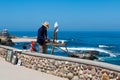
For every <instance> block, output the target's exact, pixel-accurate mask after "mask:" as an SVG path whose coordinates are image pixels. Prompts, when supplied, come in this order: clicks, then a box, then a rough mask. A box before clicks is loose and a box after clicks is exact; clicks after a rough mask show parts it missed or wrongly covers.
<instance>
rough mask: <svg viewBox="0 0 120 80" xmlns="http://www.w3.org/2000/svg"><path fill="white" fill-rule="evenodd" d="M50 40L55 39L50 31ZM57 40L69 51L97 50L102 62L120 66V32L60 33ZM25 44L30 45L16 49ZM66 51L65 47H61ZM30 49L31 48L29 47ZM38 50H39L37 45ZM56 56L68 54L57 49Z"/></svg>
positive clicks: (23, 34)
mask: <svg viewBox="0 0 120 80" xmlns="http://www.w3.org/2000/svg"><path fill="white" fill-rule="evenodd" d="M10 34H12V35H14V36H18V37H32V38H36V37H37V31H10ZM48 38H49V39H52V38H53V32H52V31H48ZM57 40H59V42H60V41H64V42H65V43H66V44H67V48H68V51H70V52H74V51H81V50H83V51H85V50H95V51H99V52H100V55H99V56H97V57H98V60H97V61H101V62H106V63H110V64H115V65H119V66H120V32H117V31H58V33H57ZM24 44H27V45H29V44H30V43H28V42H22V43H15V46H13V47H15V48H19V49H22V46H23V45H24ZM61 48H62V49H64V47H61ZM28 49H29V46H28ZM36 49H37V50H38V47H37V44H36ZM50 51H51V46H49V48H48V54H49V53H50ZM54 55H57V56H65V57H67V54H66V53H65V52H64V51H62V50H59V49H58V48H56V49H55V52H54Z"/></svg>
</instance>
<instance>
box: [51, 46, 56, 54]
mask: <svg viewBox="0 0 120 80" xmlns="http://www.w3.org/2000/svg"><path fill="white" fill-rule="evenodd" d="M54 49H55V46H52V51H51V53H50V54H53V53H54Z"/></svg>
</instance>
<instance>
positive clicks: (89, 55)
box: [69, 51, 99, 60]
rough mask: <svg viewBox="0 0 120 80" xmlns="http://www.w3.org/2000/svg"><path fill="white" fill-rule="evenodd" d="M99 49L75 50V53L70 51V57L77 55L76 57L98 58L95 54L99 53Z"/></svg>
mask: <svg viewBox="0 0 120 80" xmlns="http://www.w3.org/2000/svg"><path fill="white" fill-rule="evenodd" d="M98 54H99V52H98V51H84V52H75V53H70V54H69V56H70V57H75V58H80V59H89V60H94V59H98V58H97V57H95V55H98Z"/></svg>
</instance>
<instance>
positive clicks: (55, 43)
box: [50, 29, 68, 54]
mask: <svg viewBox="0 0 120 80" xmlns="http://www.w3.org/2000/svg"><path fill="white" fill-rule="evenodd" d="M56 40H57V32H56V29H55V30H54V32H53V41H52V42H51V46H52V50H51V53H50V54H53V53H54V50H55V47H58V48H59V49H60V47H65V49H66V50H63V51H64V52H66V53H68V49H67V45H66V43H58V42H56ZM61 50H62V49H61Z"/></svg>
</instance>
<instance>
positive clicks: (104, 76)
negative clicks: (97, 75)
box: [102, 73, 110, 80]
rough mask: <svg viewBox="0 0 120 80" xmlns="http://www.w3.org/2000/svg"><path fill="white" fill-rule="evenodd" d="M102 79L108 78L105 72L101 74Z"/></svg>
mask: <svg viewBox="0 0 120 80" xmlns="http://www.w3.org/2000/svg"><path fill="white" fill-rule="evenodd" d="M102 80H110V79H109V76H108V75H107V73H103V74H102Z"/></svg>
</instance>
